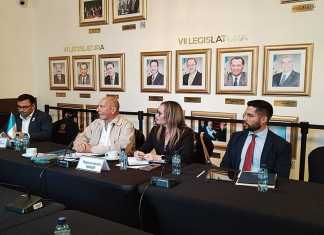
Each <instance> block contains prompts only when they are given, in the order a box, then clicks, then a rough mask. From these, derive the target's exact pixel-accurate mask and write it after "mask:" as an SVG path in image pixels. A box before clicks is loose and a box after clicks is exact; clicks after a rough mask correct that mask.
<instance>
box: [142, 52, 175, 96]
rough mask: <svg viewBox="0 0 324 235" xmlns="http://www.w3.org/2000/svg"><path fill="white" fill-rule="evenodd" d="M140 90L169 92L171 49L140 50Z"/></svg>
mask: <svg viewBox="0 0 324 235" xmlns="http://www.w3.org/2000/svg"><path fill="white" fill-rule="evenodd" d="M141 92H171V51H156V52H141Z"/></svg>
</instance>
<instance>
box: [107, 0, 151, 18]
mask: <svg viewBox="0 0 324 235" xmlns="http://www.w3.org/2000/svg"><path fill="white" fill-rule="evenodd" d="M146 4H147V2H146V0H113V1H112V6H113V23H120V22H129V21H137V20H145V19H146V8H147V6H146Z"/></svg>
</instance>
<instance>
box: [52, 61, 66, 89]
mask: <svg viewBox="0 0 324 235" xmlns="http://www.w3.org/2000/svg"><path fill="white" fill-rule="evenodd" d="M55 70H56V73H55V75H54V85H57V84H65V74H63V73H62V64H55Z"/></svg>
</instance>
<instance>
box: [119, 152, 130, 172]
mask: <svg viewBox="0 0 324 235" xmlns="http://www.w3.org/2000/svg"><path fill="white" fill-rule="evenodd" d="M119 164H120V170H127V167H128V158H127V155H126V152H125V149H124V148H122V149H121V152H120V157H119Z"/></svg>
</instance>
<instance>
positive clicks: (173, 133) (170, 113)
mask: <svg viewBox="0 0 324 235" xmlns="http://www.w3.org/2000/svg"><path fill="white" fill-rule="evenodd" d="M161 106H163V107H164V117H165V120H166V126H167V128H168V129H169V131H170V140H169V143H168V144H169V146H170V147H173V146H174V145H175V144H176V143H177V142H178V141H179V140H180V137H181V135H182V133H183V131H184V128H185V127H186V123H185V119H184V115H183V110H182V108H181V106H180V104H178V103H177V102H175V101H164V102H162V103H161ZM162 130H163V126H162V125H160V126H159V127H158V131H157V133H156V135H157V139H158V140H160V138H161V133H162Z"/></svg>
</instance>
